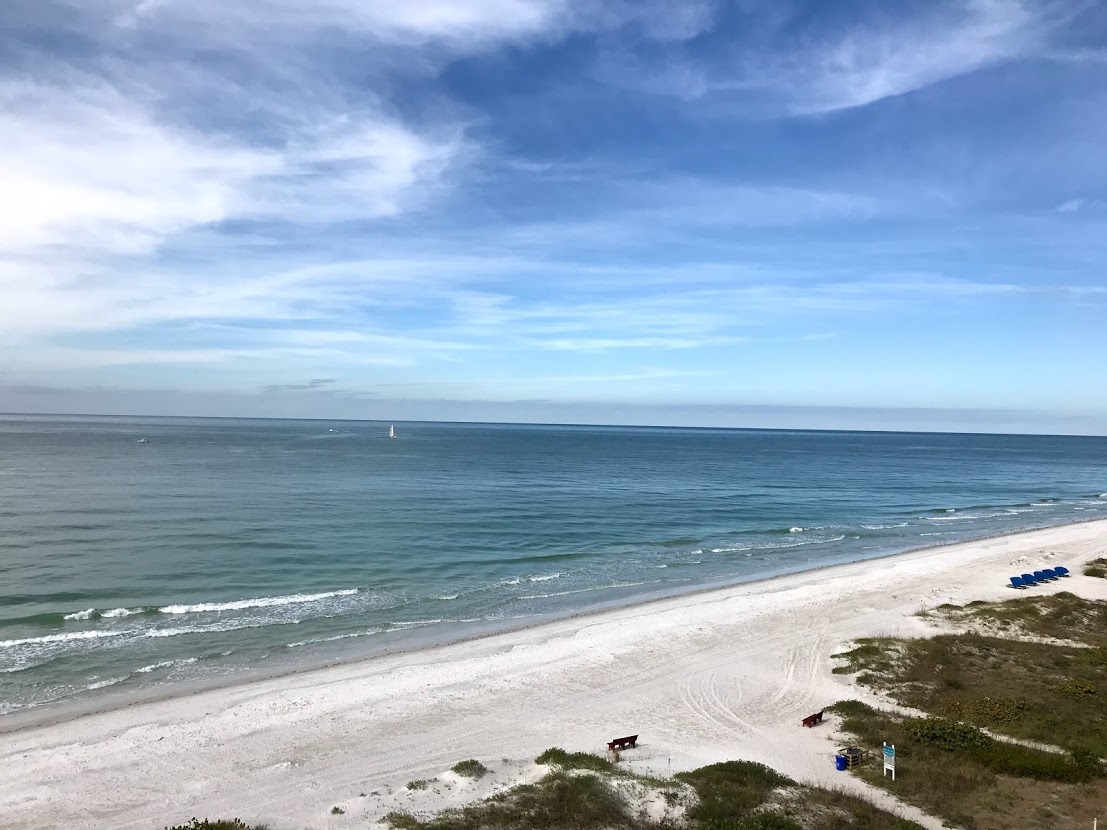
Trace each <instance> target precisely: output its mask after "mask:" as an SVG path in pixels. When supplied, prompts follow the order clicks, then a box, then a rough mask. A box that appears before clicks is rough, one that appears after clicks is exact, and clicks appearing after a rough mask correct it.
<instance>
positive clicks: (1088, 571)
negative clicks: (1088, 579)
mask: <svg viewBox="0 0 1107 830" xmlns="http://www.w3.org/2000/svg"><path fill="white" fill-rule="evenodd" d="M1084 576H1097V577H1099V578H1100V579H1107V558H1104V557H1102V556H1101V557H1100V558H1099V559H1093V560H1092V561H1091V562H1089V563H1088V564H1086V565H1085V566H1084Z"/></svg>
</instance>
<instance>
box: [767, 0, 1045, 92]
mask: <svg viewBox="0 0 1107 830" xmlns="http://www.w3.org/2000/svg"><path fill="white" fill-rule="evenodd" d="M1044 9H1045V6H1044V5H1043V4H1033V5H1032V4H1029V3H1024V2H1020V0H970V2H967V3H965V4H964V6H963V8H961V9H960V10H958V12H956V13H954V14H952V15H942V14H936V15H934V16H933V17H930V18H929V19H923V20H909V21H908V22H907V23H905V24H903V25H892V26H880V25H876V26H861V27H857V28H853V29H851V30H850V31H849V32H848V33H847V34H846V35H845V36H843V37H841V38H839V39H837V40H835V41H831V42H826V43H820V44H815V45H814V46H813V48H811V49H810V50H809V51H805V52H803V53H801V54H799V55H796V56H795V58H794V60H793V61H792V62H791V63H790V64H786V65H784V66H782V67H781V68H780V70H781V73H782V76H781V79H780V83H781V84H782V88H783V89H784V90H785V91H786V92H787V93H788V94H789V95H790V97H791V99H792V108H793V109H795V110H797V111H800V112H809V113H818V112H828V111H832V110H839V109H848V108H851V107H858V106H864V105H865V104H870V103H872V102H874V101H879V100H880V99H882V98H887V97H889V96H893V95H900V94H903V93H905V92H912V91H914V90H916V89H921V88H922V87H925V86H929V85H930V84H933V83H937V82H939V81H944V80H947V79H949V78H953V77H956V76H958V75H963V74H965V73H968V72H972V71H974V70H977V69H980V68H981V67H984V66H988V65H990V64H994V63H998V62H1000V61H1003V60H1007V59H1009V58H1012V57H1014V56H1016V55H1019V54H1022V53H1024V52H1025V51H1027V50H1028V48H1029V47H1032V46H1033V45H1034V44H1036V43H1037V42H1039V38H1041V37H1042V36H1043V35H1044V34H1045V29H1046V26H1045V21H1044V20H1043V14H1042V11H1043V10H1044Z"/></svg>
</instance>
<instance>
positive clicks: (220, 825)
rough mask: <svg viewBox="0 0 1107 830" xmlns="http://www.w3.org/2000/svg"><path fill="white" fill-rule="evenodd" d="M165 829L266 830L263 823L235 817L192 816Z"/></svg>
mask: <svg viewBox="0 0 1107 830" xmlns="http://www.w3.org/2000/svg"><path fill="white" fill-rule="evenodd" d="M165 830H268V828H267V827H266V826H265V825H264V824H255V825H249V824H247V823H246V822H244V821H242V820H241V819H237V818H224V819H217V820H215V821H212V820H211V819H204V820H203V821H200V819H198V818H196V817H193V818H192V819H191V820H190V821H189V822H188V824H176V825H174V826H173V827H167V828H165Z"/></svg>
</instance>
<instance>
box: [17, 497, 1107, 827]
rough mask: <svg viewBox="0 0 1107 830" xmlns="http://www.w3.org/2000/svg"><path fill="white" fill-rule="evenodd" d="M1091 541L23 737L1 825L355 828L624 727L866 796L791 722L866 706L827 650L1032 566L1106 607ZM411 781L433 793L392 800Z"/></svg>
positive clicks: (292, 683) (500, 637) (708, 606)
mask: <svg viewBox="0 0 1107 830" xmlns="http://www.w3.org/2000/svg"><path fill="white" fill-rule="evenodd" d="M1105 548H1107V519H1103V520H1098V521H1094V522H1081V523H1077V524H1071V525H1065V526H1060V527H1052V528H1047V529H1041V530H1033V531H1024V532H1021V533H1018V534H1012V535H1005V536H999V537H993V538H991V539H988V540H980V541H974V542H969V543H960V544H957V545H945V546H941V547H937V548H934V547H930V548H924V549H922V550H918V551H914V552H911V553H904V554H901V555H897V556H893V557H884V558H882V559H878V560H866V561H862V562H855V563H850V564H842V565H833V566H827V567H824V568H821V569H819V570H815V571H812V570H808V571H804V572H800V573H797V574H791V575H788V576H784V577H777V578H773V579H768V580H764V581H761V582H759V583H756V584H749V583H746V584H743V585H738V586H733V587H730V588H724V589H715V590H711V591H701V592H700V593H698V594H696V595H691V596H689V595H683V596H680V597H676V598H669V599H665V600H659V601H655V602H652V603H647V604H638V605H635V606H631V607H624V608H622V609H619V610H613V611H606V612H603V613H598V614H588V615H582V616H579V617H577V618H575V619H567V620H561V621H556V622H544V623H542V624H540V625H534V626H531V627H530V628H527V629H524V630H516V631H512V632H508V633H501V634H497V635H493V636H486V637H480V638H476V639H472V640H470V641H467V642H458V643H452V644H450V645H446V646H440V647H437V648H427V649H423V650H421V651H417V652H408V653H403V654H394V655H390V656H387V657H381V658H376V659H371V660H361V661H355V662H351V663H348V664H346V665H338V666H332V667H329V668H323V669H314V670H311V671H305V672H302V673H300V674H296V675H284V676H281V677H278V678H272V679H268V680H259V681H254V682H250V683H244V684H238V685H235V686H231V687H224V688H218V689H212V690H207V691H204V692H198V693H195V694H190V695H186V696H175V697H170V698H167V699H165V700H161V701H158V702H151V703H146V704H143V705H134V706H130V707H126V708H122V709H115V710H112V711H107V712H103V713H98V714H90V715H88V716H85V717H80V718H76V719H70V720H65V721H59V722H57V723H53V724H40V725H37V726H30V727H27V728H23V729H20V730H18V731H13V732H9V733H8V734H6V735H5V739H4V741H3V743H2V746H0V764H3V765H4V767H5V769H6V770H8V773H7V774H6V775H5V776H4V778H3V779H2V780H0V810H2V811H3V812H4V815H5V820H6V826H8V827H10V828H11V830H31V828H34V830H41V828H47V827H59V828H61V827H65V828H67V830H72V828H87V830H99V828H101V827H103V826H106V825H107V824H108V823H111V825H112V826H116V827H120V828H132V827H133V828H135V830H138V828H140V827H151V826H165V825H166V824H173V823H175V822H176V821H178V820H182V821H183V820H186V819H187V818H188V817H189V816H192V815H197V816H208V817H211V818H216V817H219V816H231V815H237V816H239V817H241V818H243V819H244V820H249V821H251V822H255V821H256V822H267V823H269V824H270V826H271V827H273V830H303V829H304V828H311V829H312V830H316V829H318V830H329V828H335V827H339V826H342V827H351V826H353V827H361V828H366V830H368V828H376V827H380V826H381V825H380V824H379V820H380V817H381V816H383V815H384V814H385V813H386V812H388V811H390V810H393V809H401V810H408V811H414V812H419V813H422V814H426V813H429V812H434V811H437V810H439V809H442V808H444V807H448V806H456V805H457V804H459V803H464V802H465V801H467V800H473V799H475V798H478V797H483V796H484V795H487V794H490V793H489V792H486V791H484V790H479V788H478V789H474V788H472V787H468V786H467V785H466V786H462V785H460V784H456V782H453V783H452V779H451V778H450V777H449V775H448V771H449V769H450V767H451V766H453V765H454V764H455V763H457V762H458V761H459V760H461V759H464V758H478V759H481V760H483V761H484V762H485V763H486V764H488V765H489V766H490V767H493V768H494V769H495V770H496V777H495V779H493V780H492V781H490V784H489V786H491V785H492V783H495V782H500V783H501V784H502V785H503V786H504V787H506V786H510V785H511V784H514V783H518V782H519V781H521V780H526V778H527V776H528V775H529V776H533V775H534V774H535V770H536V769H539V768H537V767H535V765H534V764H533V763H532V762H531V761H530V760H529V759H533V758H534V757H535V756H536V755H538V754H539V753H540V752H542V751H543V750H544V749H546V748H548V747H550V746H561V747H564V748H566V749H568V750H570V751H574V750H584V751H601V750H602V748H603V743H604V742H605V741H607V740H610V739H611V738H612V737H614V736H616V735H621V734H634V733H639V734H640V735H641V738H640V745H639V748H638V749H637V750H634V751H632V752H628V753H625V754H624V759H623V760H624V763H625V764H626V765H627V767H626V768H627V769H630V770H631V771H635V772H640V773H646V774H652V775H655V776H658V777H666V776H667V775H668V774H671V773H672V772H678V771H681V770H684V769H693V768H696V767H700V766H704V765H706V764H709V763H715V762H718V761H723V760H733V759H737V758H741V759H744V760H750V761H756V762H760V763H764V764H767V765H768V766H771V767H773V768H774V769H777V770H778V771H780V772H781V773H783V774H785V775H788V776H789V777H791V778H794V779H795V780H797V781H800V782H802V783H810V784H814V785H818V786H824V787H825V786H831V787H838V788H843V789H847V790H849V791H851V792H856V793H857V794H861V795H863V796H865V797H868V798H870V799H873V798H879V797H878V796H874V794H873V792H872V791H871V790H870V789H868V788H867V785H864V784H863V783H862V782H857V781H854V780H852V777H850V778H843V777H841V775H840V774H838V775H836V774H835V772H834V769H833V763H832V757H833V751H834V747H835V746H836V744H835V743H834V742H833V736H834V723H835V719H834V718H833V717H828V721H829V723H828V724H827V725H826V726H825V727H821V728H819V729H802V728H800V727H799V720H800V719H801V718H802V717H804V716H806V715H807V714H809V713H810V712H812V711H819V710H820V709H821V708H823V707H825V706H826V705H828V704H830V703H832V702H834V701H836V700H842V699H850V698H854V699H862V700H866V701H869V702H873V701H875V700H876V698H875V697H874V696H873V695H871V694H870V693H868V692H866V691H865V690H864V689H861V688H858V687H856V686H854V685H853V684H852V681H851V680H849V679H848V678H845V677H843V676H842V675H834V674H832V672H831V668H832V666H833V661H832V659H831V655H832V654H834V653H837V652H838V651H841V650H842V646H843V645H845V644H846V643H849V642H852V641H853V640H855V639H856V638H858V637H863V636H879V635H888V636H924V635H927V634H931V633H933V632H934V629H933V627H932V626H931V623H928V622H927V621H925V620H923V619H921V618H920V617H918V616H917V614H918V611H920V610H923V609H925V608H931V607H935V606H937V605H940V604H942V603H946V602H952V603H957V604H963V603H966V602H969V601H972V600H976V599H983V600H995V599H1009V598H1012V597H1014V596H1016V595H1017V596H1029V595H1031V592H1018V593H1017V594H1016V592H1013V591H1012V590H1011V589H1010V588H1009V587H1006V584H1007V577H1008V576H1009V575H1010V574H1009V572H1010V571H1011V569H1012V568H1015V569H1021V570H1026V569H1027V568H1035V567H1038V563H1039V562H1040V563H1042V564H1045V563H1050V564H1065V565H1067V566H1069V567H1070V570H1072V571H1073V573H1074V576H1073V577H1071V578H1069V579H1065V580H1059V581H1056V582H1054V583H1049V584H1047V585H1044V586H1040V587H1038V588H1036V589H1033V593H1039V594H1048V593H1056V592H1060V591H1066V590H1068V591H1074V592H1079V593H1080V594H1081V595H1087V596H1089V597H1090V598H1095V599H1107V583H1104V581H1103V580H1096V579H1090V578H1086V577H1082V576H1077V575H1076V574H1079V571H1078V569H1077V568H1076V567H1074V566H1076V565H1078V564H1079V563H1081V562H1083V561H1087V560H1088V559H1090V558H1093V557H1095V556H1099V555H1102V553H1103V551H1104V549H1105ZM430 778H435V779H437V780H438V781H439V782H440V783H441V786H440V787H435V788H429V789H427V790H426V791H420V792H418V793H416V792H413V791H410V790H408V789H407V788H406V787H405V786H404V782H407V781H410V780H416V779H430ZM497 786H499V784H497ZM435 790H440V791H439V792H435ZM362 793H364V794H365V795H362ZM482 793H483V795H482ZM333 806H340V807H341V808H342V809H343V810H344V811H345V812H344V813H342V814H341V816H342V817H341V818H335V817H334V815H332V813H331V809H332V807H333ZM881 806H886V805H885V804H882V805H881ZM890 807H892V808H894V811H897V812H899V813H900V814H902V815H905V816H908V817H911V815H912V814H911V812H910V810H909V809H908V808H906V807H904V805H900V804H898V802H895V803H892V804H891V805H890ZM926 826H933V827H937V826H938V825H936V824H927V825H926Z"/></svg>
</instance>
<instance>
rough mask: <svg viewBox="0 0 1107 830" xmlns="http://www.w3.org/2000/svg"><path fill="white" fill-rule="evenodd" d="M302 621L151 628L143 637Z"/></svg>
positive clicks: (262, 621) (296, 623) (170, 635)
mask: <svg viewBox="0 0 1107 830" xmlns="http://www.w3.org/2000/svg"><path fill="white" fill-rule="evenodd" d="M301 622H303V620H260V621H258V622H240V623H232V622H226V623H221V624H220V623H216V624H215V625H186V626H181V627H176V628H153V629H151V630H149V631H147V632H145V633H144V634H143V636H144V637H154V638H161V637H181V636H183V635H185V634H219V633H222V632H224V631H241V630H242V629H244V628H265V627H266V626H270V625H299V624H300V623H301Z"/></svg>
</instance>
